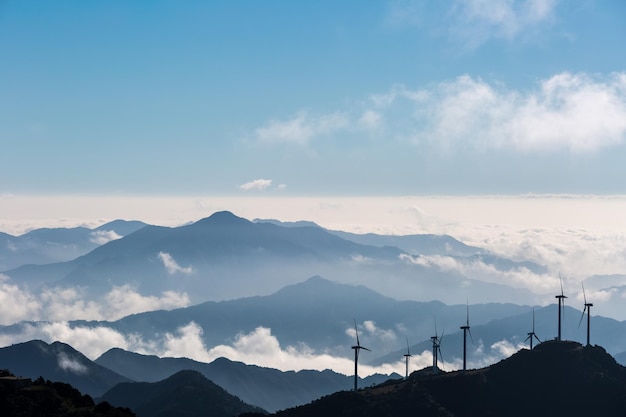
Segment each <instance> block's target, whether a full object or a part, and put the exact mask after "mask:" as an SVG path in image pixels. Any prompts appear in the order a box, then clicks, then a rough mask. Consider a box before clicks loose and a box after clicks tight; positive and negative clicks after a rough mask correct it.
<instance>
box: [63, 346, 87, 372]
mask: <svg viewBox="0 0 626 417" xmlns="http://www.w3.org/2000/svg"><path fill="white" fill-rule="evenodd" d="M57 364H58V365H59V368H61V369H63V370H64V371H68V372H72V373H74V374H79V375H83V374H86V373H87V367H86V366H85V365H83V364H82V363H80V362H79V361H78V359H76V358H70V357H69V356H67V354H65V353H63V352H62V353H59V355H58V356H57Z"/></svg>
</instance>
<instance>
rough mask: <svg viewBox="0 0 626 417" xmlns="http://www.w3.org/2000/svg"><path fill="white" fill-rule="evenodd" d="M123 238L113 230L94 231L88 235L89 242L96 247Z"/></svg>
mask: <svg viewBox="0 0 626 417" xmlns="http://www.w3.org/2000/svg"><path fill="white" fill-rule="evenodd" d="M122 237H123V236H120V235H118V234H117V233H115V232H114V231H113V230H94V231H93V232H91V233H90V234H89V240H91V241H92V242H93V243H96V244H98V245H104V244H105V243H108V242H110V241H112V240H117V239H121V238H122Z"/></svg>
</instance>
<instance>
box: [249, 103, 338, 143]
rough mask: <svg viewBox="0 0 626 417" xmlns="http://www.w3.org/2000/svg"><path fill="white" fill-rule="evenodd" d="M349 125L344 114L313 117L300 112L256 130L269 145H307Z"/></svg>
mask: <svg viewBox="0 0 626 417" xmlns="http://www.w3.org/2000/svg"><path fill="white" fill-rule="evenodd" d="M349 124H350V122H349V119H348V117H347V115H345V114H342V113H332V114H325V115H322V116H311V115H310V114H308V113H307V112H305V111H300V112H298V113H297V114H296V115H294V116H292V117H290V118H288V119H286V120H270V121H269V122H267V123H266V124H265V125H264V126H261V127H259V128H257V129H256V130H255V137H256V139H257V140H259V141H261V142H267V143H292V144H297V145H306V144H307V143H308V142H309V141H310V140H311V139H312V138H314V137H316V136H320V135H327V134H331V133H333V132H336V131H338V130H341V129H345V128H347V127H348V126H349Z"/></svg>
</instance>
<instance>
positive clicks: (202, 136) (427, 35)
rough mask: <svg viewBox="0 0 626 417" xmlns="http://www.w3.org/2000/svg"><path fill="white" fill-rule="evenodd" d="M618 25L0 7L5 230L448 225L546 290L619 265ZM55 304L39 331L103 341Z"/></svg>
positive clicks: (130, 7)
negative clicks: (241, 222)
mask: <svg viewBox="0 0 626 417" xmlns="http://www.w3.org/2000/svg"><path fill="white" fill-rule="evenodd" d="M624 22H626V2H623V1H621V0H603V1H599V0H598V1H595V0H567V1H566V0H489V1H487V0H449V1H420V0H414V1H410V0H404V1H382V0H381V1H350V0H346V1H341V2H337V1H325V0H320V1H316V2H301V1H295V2H287V1H272V0H268V1H263V2H252V1H248V2H244V1H218V0H216V1H209V2H207V1H194V0H189V1H184V2H181V1H133V2H127V1H106V2H85V1H80V0H75V1H71V0H68V1H63V0H59V1H54V2H51V1H42V0H32V1H28V2H24V1H14V0H0V57H1V58H0V231H3V232H7V233H12V234H15V235H18V234H21V233H24V232H25V231H28V230H31V229H33V228H36V227H70V226H75V225H88V226H98V225H100V224H103V223H104V222H106V221H110V220H114V219H118V218H123V219H128V220H142V221H145V222H148V223H151V224H162V225H168V226H175V225H181V224H184V223H187V222H189V221H193V220H197V219H199V218H202V217H206V216H209V215H210V214H212V213H213V212H215V211H217V210H230V211H233V212H234V213H235V214H237V215H239V216H242V217H246V218H248V219H251V220H252V219H254V218H275V219H280V220H285V221H295V220H311V221H316V222H317V223H319V224H320V225H322V226H324V227H328V228H330V229H334V230H349V231H353V232H377V233H390V234H409V233H440V234H443V233H446V234H450V235H452V236H454V237H456V238H458V239H460V240H462V241H463V242H464V243H467V244H471V245H476V246H481V247H484V248H487V249H490V250H492V251H494V252H495V253H498V254H501V255H503V256H506V257H509V258H511V259H515V260H532V261H535V262H538V263H540V264H542V265H546V266H547V268H548V270H549V272H550V274H552V277H553V278H554V279H553V280H552V281H551V284H550V285H552V286H555V285H557V284H558V278H557V277H558V275H559V274H561V273H562V274H563V277H564V280H565V281H566V284H567V285H571V287H570V288H579V287H580V281H581V280H583V279H585V278H586V277H589V276H591V275H594V274H606V275H611V274H626V249H625V248H626V217H625V216H624V215H623V213H626V189H625V186H624V181H623V178H625V177H626V164H625V163H623V161H625V160H626V48H624V45H623V44H624V39H626V23H624ZM466 272H467V271H466ZM475 273H476V274H478V275H480V274H481V272H480V271H478V272H475ZM480 276H482V275H480ZM518 284H519V283H518ZM621 284H622V285H626V282H623V283H621ZM525 285H526V286H528V287H532V286H533V285H536V282H531V281H529V282H526V283H525ZM0 287H2V288H0V289H2V291H0V295H2V294H4V295H5V296H7V297H12V296H13V297H14V298H15V297H18V298H20V297H24V298H23V299H22V298H20V299H21V300H22V301H23V303H22V305H23V307H24V308H25V309H28V308H30V307H29V306H31V305H32V306H33V307H32V308H34V309H38V308H40V305H41V304H42V303H44V304H45V300H32V299H30V298H28V297H29V295H24V294H22V293H19V292H13V291H18V289H17V288H16V287H14V286H12V283H11V282H8V281H6V279H4V278H2V277H1V276H0ZM126 290H128V289H126ZM593 290H594V289H593V288H589V292H590V295H591V297H594V296H595V297H596V298H595V301H596V304H598V303H597V301H599V300H600V299H602V298H603V297H604V298H605V299H606V298H607V297H610V296H611V295H610V294H608V295H607V294H606V293H596V294H594V293H593ZM129 296H130V297H133V299H134V300H135V305H134V307H133V308H134V309H135V310H133V311H141V310H142V309H150V308H155V306H156V307H164V308H168V307H169V308H172V307H175V306H179V305H185V304H186V303H187V302H188V300H186V299H185V298H184V296H183V295H176V294H173V295H172V294H170V295H167V294H164V295H163V297H162V298H159V299H151V298H147V297H145V296H142V295H141V294H135V293H132V292H128V291H126V292H125V293H124V294H123V297H122V298H127V297H129ZM64 297H66V298H64V299H65V300H67V301H68V303H69V302H75V304H73V305H76V306H77V308H78V307H80V311H81V312H85V311H90V312H91V314H92V316H93V317H109V316H108V315H107V314H113V315H115V316H119V315H121V314H125V313H128V311H127V310H125V309H124V308H125V307H123V306H122V305H121V304H119V303H116V302H115V300H118V299H119V297H120V294H110V295H107V297H110V300H109V301H110V306H109V308H110V309H111V310H112V311H113V313H106V314H105V313H103V311H102V308H103V307H101V306H98V305H86V304H81V303H82V301H80V300H78V299H77V298H76V295H75V294H65V295H64ZM578 298H580V297H578ZM48 307H49V308H48V310H47V312H48V314H53V313H54V311H55V310H54V309H55V308H56V305H51V306H48ZM599 308H602V307H601V304H600V306H599ZM16 314H18V312H16ZM59 314H60V316H59V317H57V318H58V319H59V320H61V321H59V322H55V323H53V324H51V325H50V326H52V327H53V328H54V329H55V330H54V332H52V333H50V334H54V335H55V336H54V337H57V338H62V337H65V339H66V340H68V341H75V343H78V344H80V343H81V340H82V341H88V340H95V339H102V340H104V339H107V338H104V337H103V336H102V335H99V334H97V333H94V332H92V333H91V334H82V333H81V334H78V333H77V332H74V333H72V334H70V333H71V330H68V329H67V328H66V327H64V326H67V324H66V323H65V324H64V322H63V321H62V320H63V319H64V317H63V316H62V314H61V310H59ZM81 314H82V313H81ZM625 314H626V312H623V314H621V315H620V316H624V315H625ZM53 315H54V314H53ZM18 316H19V314H18ZM65 318H66V317H65ZM55 326H56V327H55ZM183 330H184V331H183ZM183 330H181V332H182V333H181V334H180V335H172V336H171V338H170V339H168V342H171V343H173V344H176V341H177V340H179V339H180V340H185V338H186V337H188V336H189V337H197V332H198V329H196V328H194V327H193V326H192V325H191V324H190V327H188V328H185V329H183ZM85 332H86V333H88V332H89V330H86V329H85ZM41 335H42V333H36V336H37V337H39V336H41ZM41 337H43V336H41ZM49 337H50V338H51V337H52V336H49ZM116 337H117V336H115V335H113V336H112V337H110V338H108V339H107V340H108V341H111V340H113V341H112V342H110V344H111V346H115V345H116V344H115V343H117V345H121V346H128V347H130V344H129V343H128V342H127V341H124V340H117V339H116ZM241 337H242V340H247V339H246V337H262V338H263V340H266V341H268V343H269V344H270V345H271V346H273V348H272V349H273V350H272V352H276V351H277V350H278V351H279V352H283V350H281V349H283V348H284V349H287V347H283V348H281V347H279V346H278V347H277V346H276V343H277V342H275V340H274V339H272V336H271V334H268V332H267V330H266V329H260V330H258V331H255V332H254V333H253V334H250V335H242V336H241ZM115 340H117V342H115ZM194 340H195V339H194ZM125 343H126V344H125ZM189 343H191V346H193V343H192V342H189ZM242 343H243V342H242ZM107 346H108V345H107ZM177 346H179V348H181V349H182V347H181V346H184V344H179V345H177ZM268 346H269V345H268ZM134 347H135V348H137V346H136V345H135V346H134ZM102 348H104V347H102ZM238 348H239V350H241V349H243V347H242V346H239V347H238ZM85 349H88V347H87V346H85ZM268 349H269V348H268ZM494 349H496V350H498V349H500V350H507V351H509V350H510V346H505V345H498V346H496V347H494ZM205 350H206V349H205ZM175 351H176V350H175V349H174V348H172V351H171V352H175ZM101 352H102V350H101V351H100V352H99V353H101ZM146 352H152V351H150V350H149V349H147V350H146ZM203 352H204V353H202V355H208V354H210V353H206V352H205V351H204V350H203ZM96 353H98V352H92V356H95V355H96ZM178 353H180V352H178ZM181 354H182V353H181ZM195 357H198V356H197V355H196V356H195ZM202 357H204V358H206V356H202ZM423 359H424V363H428V361H429V360H430V359H429V358H428V357H424V358H423ZM298 361H302V356H301V355H300V356H298ZM259 363H267V362H262V361H261V362H259ZM345 366H346V367H347V369H348V370H349V362H346V365H345ZM285 367H286V365H285ZM400 369H403V368H402V367H401V368H400Z"/></svg>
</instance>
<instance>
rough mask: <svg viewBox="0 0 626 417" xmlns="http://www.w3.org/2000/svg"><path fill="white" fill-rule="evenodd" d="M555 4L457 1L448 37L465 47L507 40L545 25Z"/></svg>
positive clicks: (537, 0)
mask: <svg viewBox="0 0 626 417" xmlns="http://www.w3.org/2000/svg"><path fill="white" fill-rule="evenodd" d="M556 5H557V1H556V0H470V1H467V0H457V1H456V2H455V3H454V5H453V7H452V10H451V11H452V13H451V17H452V20H453V22H454V24H453V25H451V26H450V27H451V32H450V35H451V36H453V37H454V38H455V39H456V40H459V41H462V42H464V43H465V44H467V45H468V46H469V47H477V46H480V45H482V44H483V43H485V42H487V41H489V40H490V39H507V40H511V39H514V38H516V37H519V36H522V35H525V34H527V33H529V32H532V31H535V30H537V29H538V28H539V27H540V26H541V25H545V24H549V23H550V22H551V21H552V17H553V15H554V13H555V8H556Z"/></svg>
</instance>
